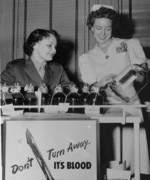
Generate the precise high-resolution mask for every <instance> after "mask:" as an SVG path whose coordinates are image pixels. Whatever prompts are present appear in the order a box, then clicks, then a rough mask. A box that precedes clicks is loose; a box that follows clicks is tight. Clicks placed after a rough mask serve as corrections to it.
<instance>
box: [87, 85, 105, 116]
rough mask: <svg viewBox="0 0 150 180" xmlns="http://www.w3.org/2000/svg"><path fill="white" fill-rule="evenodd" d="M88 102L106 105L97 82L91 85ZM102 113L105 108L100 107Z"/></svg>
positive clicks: (89, 103)
mask: <svg viewBox="0 0 150 180" xmlns="http://www.w3.org/2000/svg"><path fill="white" fill-rule="evenodd" d="M87 103H88V105H104V98H103V96H102V95H101V93H100V90H99V87H98V86H97V85H96V84H94V85H92V86H91V87H90V94H89V96H88V99H87ZM100 113H101V114H102V113H103V108H100Z"/></svg>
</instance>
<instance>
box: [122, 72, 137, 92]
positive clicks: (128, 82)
mask: <svg viewBox="0 0 150 180" xmlns="http://www.w3.org/2000/svg"><path fill="white" fill-rule="evenodd" d="M136 78H137V77H136V76H135V75H132V76H131V77H130V79H128V81H126V82H125V83H124V84H122V88H123V89H125V88H126V87H128V86H129V85H130V84H131V83H132V82H133V81H134V80H135V79H136Z"/></svg>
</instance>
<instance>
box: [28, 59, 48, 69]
mask: <svg viewBox="0 0 150 180" xmlns="http://www.w3.org/2000/svg"><path fill="white" fill-rule="evenodd" d="M31 61H32V62H33V64H34V65H35V67H36V69H37V70H38V71H39V69H40V67H44V66H45V65H46V62H44V63H39V62H38V61H36V60H34V59H31Z"/></svg>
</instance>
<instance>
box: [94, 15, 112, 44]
mask: <svg viewBox="0 0 150 180" xmlns="http://www.w3.org/2000/svg"><path fill="white" fill-rule="evenodd" d="M91 29H92V32H93V34H94V37H95V39H96V42H97V43H98V44H107V42H108V41H109V40H110V38H111V35H112V20H110V19H108V18H99V19H95V22H94V25H93V27H92V28H91Z"/></svg>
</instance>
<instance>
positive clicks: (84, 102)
mask: <svg viewBox="0 0 150 180" xmlns="http://www.w3.org/2000/svg"><path fill="white" fill-rule="evenodd" d="M89 95H90V91H89V84H87V83H84V84H83V87H82V92H81V95H80V105H88V102H87V100H88V96H89ZM81 113H85V109H84V108H81Z"/></svg>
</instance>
